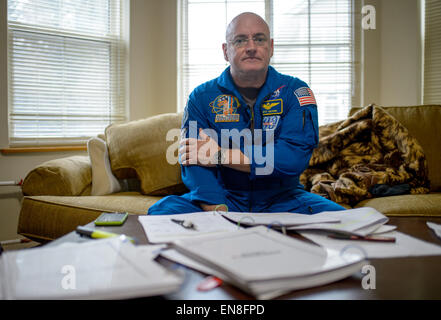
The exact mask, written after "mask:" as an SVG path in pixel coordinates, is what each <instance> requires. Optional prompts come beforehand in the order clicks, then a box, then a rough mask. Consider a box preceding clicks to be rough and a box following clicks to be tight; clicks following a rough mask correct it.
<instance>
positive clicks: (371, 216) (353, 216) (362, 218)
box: [288, 207, 389, 236]
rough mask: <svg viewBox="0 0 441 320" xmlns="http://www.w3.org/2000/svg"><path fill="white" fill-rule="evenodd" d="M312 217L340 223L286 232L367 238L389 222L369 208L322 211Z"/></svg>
mask: <svg viewBox="0 0 441 320" xmlns="http://www.w3.org/2000/svg"><path fill="white" fill-rule="evenodd" d="M312 217H315V218H320V217H326V218H328V219H331V218H334V219H337V220H339V221H340V222H338V223H316V224H315V223H314V224H307V225H306V224H305V225H300V226H292V227H289V228H288V230H297V231H299V230H303V231H304V230H315V231H327V232H335V233H343V234H352V235H357V236H367V235H369V234H371V233H372V232H374V231H375V230H377V229H378V228H379V227H381V226H382V225H384V224H385V223H387V222H388V221H389V218H387V217H386V216H385V215H383V214H382V213H380V212H378V211H377V210H375V209H374V208H370V207H363V208H357V209H350V210H342V211H324V212H320V213H318V214H315V215H314V216H311V218H312Z"/></svg>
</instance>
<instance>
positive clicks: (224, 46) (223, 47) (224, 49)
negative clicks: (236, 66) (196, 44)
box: [222, 43, 229, 61]
mask: <svg viewBox="0 0 441 320" xmlns="http://www.w3.org/2000/svg"><path fill="white" fill-rule="evenodd" d="M227 50H228V48H227V44H226V43H222V51H223V52H224V59H225V61H229V60H228V55H227Z"/></svg>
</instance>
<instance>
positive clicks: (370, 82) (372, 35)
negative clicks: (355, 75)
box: [363, 0, 422, 106]
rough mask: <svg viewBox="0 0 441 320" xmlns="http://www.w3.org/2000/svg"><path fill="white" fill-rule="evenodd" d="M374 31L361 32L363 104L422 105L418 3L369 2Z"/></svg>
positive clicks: (398, 0) (401, 0) (410, 0)
mask: <svg viewBox="0 0 441 320" xmlns="http://www.w3.org/2000/svg"><path fill="white" fill-rule="evenodd" d="M365 3H366V4H372V5H374V6H375V8H376V16H377V17H376V18H377V19H376V30H365V31H364V39H365V43H364V49H365V51H364V60H365V64H364V97H363V99H364V100H363V102H364V103H363V104H364V105H367V104H369V103H376V104H379V105H384V106H388V105H389V106H390V105H394V106H400V105H416V104H420V102H421V55H422V48H421V29H420V1H419V0H369V1H365Z"/></svg>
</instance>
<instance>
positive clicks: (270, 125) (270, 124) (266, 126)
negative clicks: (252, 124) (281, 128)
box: [262, 116, 280, 131]
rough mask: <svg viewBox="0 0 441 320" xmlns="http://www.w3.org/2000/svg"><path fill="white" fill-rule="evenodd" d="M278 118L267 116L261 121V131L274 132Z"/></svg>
mask: <svg viewBox="0 0 441 320" xmlns="http://www.w3.org/2000/svg"><path fill="white" fill-rule="evenodd" d="M279 120H280V116H267V117H263V119H262V129H263V130H265V131H270V130H275V129H276V128H277V124H278V123H279Z"/></svg>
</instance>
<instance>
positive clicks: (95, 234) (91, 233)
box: [76, 227, 135, 243]
mask: <svg viewBox="0 0 441 320" xmlns="http://www.w3.org/2000/svg"><path fill="white" fill-rule="evenodd" d="M76 231H77V233H78V234H80V235H82V236H86V237H89V238H93V239H104V238H113V237H119V236H121V235H120V234H118V233H113V232H107V231H101V230H96V229H90V228H86V227H77V230H76ZM127 239H129V241H130V242H132V243H135V239H133V238H131V237H127Z"/></svg>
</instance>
